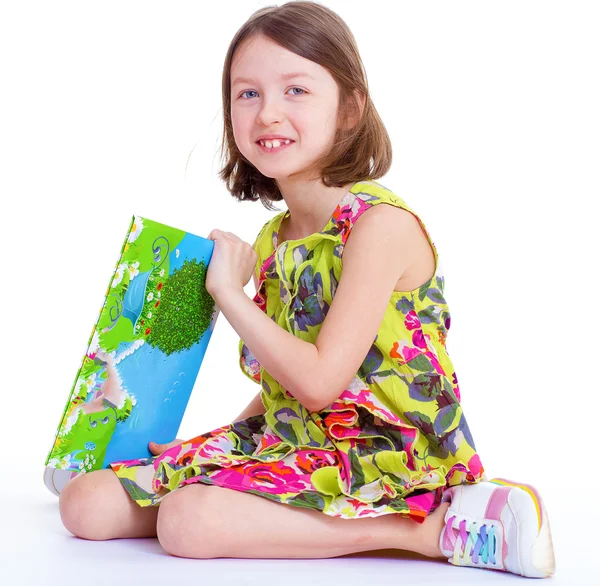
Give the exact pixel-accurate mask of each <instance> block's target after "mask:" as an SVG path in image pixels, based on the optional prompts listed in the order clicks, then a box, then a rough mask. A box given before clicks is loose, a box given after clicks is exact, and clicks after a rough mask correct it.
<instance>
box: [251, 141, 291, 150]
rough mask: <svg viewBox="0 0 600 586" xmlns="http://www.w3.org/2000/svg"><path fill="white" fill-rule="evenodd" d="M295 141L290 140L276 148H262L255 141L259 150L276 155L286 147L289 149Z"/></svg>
mask: <svg viewBox="0 0 600 586" xmlns="http://www.w3.org/2000/svg"><path fill="white" fill-rule="evenodd" d="M294 142H295V141H293V140H290V142H289V144H285V143H283V142H282V143H280V144H279V146H278V147H271V148H269V147H267V146H263V145H262V144H261V143H260V141H257V142H256V144H257V145H258V147H259V148H260V150H262V151H263V152H265V153H277V152H279V151H282V150H284V149H286V148H288V147H291V146H292V145H293V144H294Z"/></svg>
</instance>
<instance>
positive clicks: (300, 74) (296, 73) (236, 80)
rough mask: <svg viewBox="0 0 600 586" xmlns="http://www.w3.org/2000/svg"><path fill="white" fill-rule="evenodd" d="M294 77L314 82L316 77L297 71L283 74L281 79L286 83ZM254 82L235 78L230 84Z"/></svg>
mask: <svg viewBox="0 0 600 586" xmlns="http://www.w3.org/2000/svg"><path fill="white" fill-rule="evenodd" d="M294 77H308V78H309V79H313V80H315V81H316V79H317V78H316V77H313V76H312V75H310V74H309V73H304V72H303V71H298V72H294V73H284V74H283V75H282V76H281V79H285V80H286V81H287V80H288V79H293V78H294ZM254 82H255V80H254V79H251V78H249V77H236V78H235V79H234V80H233V81H232V82H231V85H235V84H236V83H254Z"/></svg>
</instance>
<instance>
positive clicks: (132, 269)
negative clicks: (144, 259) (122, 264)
mask: <svg viewBox="0 0 600 586" xmlns="http://www.w3.org/2000/svg"><path fill="white" fill-rule="evenodd" d="M139 266H140V261H139V260H136V261H135V262H134V263H131V264H130V265H128V267H127V268H128V269H129V278H130V279H133V278H134V277H135V276H136V275H139V274H140V271H139V269H138V267H139Z"/></svg>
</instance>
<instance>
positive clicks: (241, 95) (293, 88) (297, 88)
mask: <svg viewBox="0 0 600 586" xmlns="http://www.w3.org/2000/svg"><path fill="white" fill-rule="evenodd" d="M290 89H291V90H300V91H301V92H302V93H303V94H305V93H306V90H303V89H302V88H301V87H291V88H290ZM248 92H252V93H256V91H255V90H246V91H245V92H242V93H241V94H240V98H242V97H243V95H244V94H247V93H248ZM294 95H295V96H301V95H302V94H294Z"/></svg>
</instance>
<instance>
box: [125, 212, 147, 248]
mask: <svg viewBox="0 0 600 586" xmlns="http://www.w3.org/2000/svg"><path fill="white" fill-rule="evenodd" d="M143 229H144V222H143V221H142V218H140V217H139V216H134V218H133V226H131V231H130V232H129V236H128V237H127V240H128V241H129V242H134V241H135V240H137V237H138V236H139V235H140V234H141V233H142V230H143Z"/></svg>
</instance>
